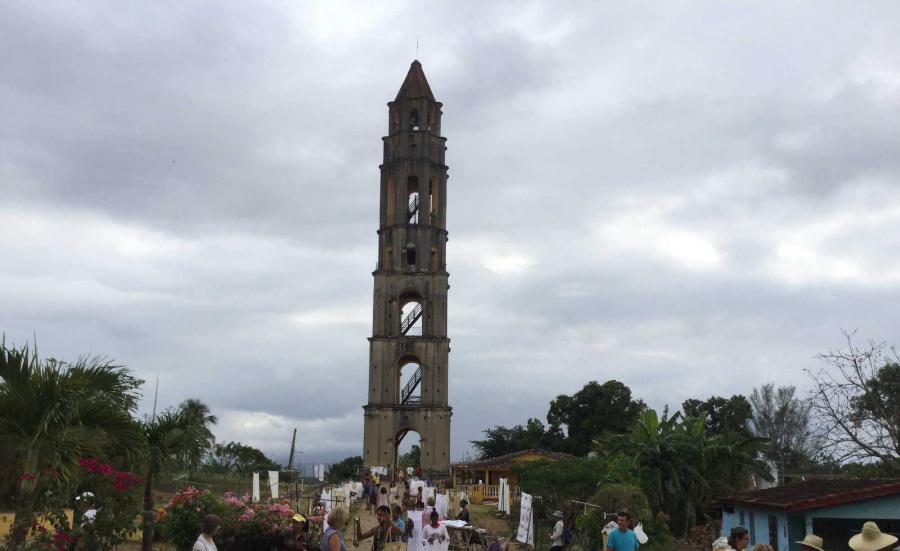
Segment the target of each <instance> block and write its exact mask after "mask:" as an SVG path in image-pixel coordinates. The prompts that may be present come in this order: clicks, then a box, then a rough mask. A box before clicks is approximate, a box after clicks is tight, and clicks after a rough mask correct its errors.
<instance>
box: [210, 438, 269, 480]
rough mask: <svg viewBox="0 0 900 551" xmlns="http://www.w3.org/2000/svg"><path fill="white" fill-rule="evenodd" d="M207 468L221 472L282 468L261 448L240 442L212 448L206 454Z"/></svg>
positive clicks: (247, 471) (249, 471) (250, 471)
mask: <svg viewBox="0 0 900 551" xmlns="http://www.w3.org/2000/svg"><path fill="white" fill-rule="evenodd" d="M206 468H207V469H208V470H210V471H212V472H215V473H219V474H224V473H230V472H234V473H252V472H257V471H277V470H280V469H281V465H279V464H278V463H276V462H274V461H272V460H271V459H269V457H268V456H266V454H265V453H263V452H262V450H260V449H257V448H254V447H253V446H248V445H246V444H241V443H240V442H228V443H227V444H216V445H214V446H213V447H212V448H210V450H209V453H208V454H207V456H206Z"/></svg>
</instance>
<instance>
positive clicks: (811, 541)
mask: <svg viewBox="0 0 900 551" xmlns="http://www.w3.org/2000/svg"><path fill="white" fill-rule="evenodd" d="M794 543H799V544H800V549H802V550H803V551H825V550H824V549H823V548H824V547H825V540H823V539H822V538H820V537H819V536H817V535H815V534H806V535H805V536H804V537H803V539H802V540H800V541H796V542H794ZM753 551H756V546H755V545H754V546H753Z"/></svg>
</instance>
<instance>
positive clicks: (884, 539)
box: [848, 520, 897, 551]
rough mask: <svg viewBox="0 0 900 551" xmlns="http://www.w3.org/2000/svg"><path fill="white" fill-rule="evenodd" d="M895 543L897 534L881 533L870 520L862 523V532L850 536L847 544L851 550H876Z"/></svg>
mask: <svg viewBox="0 0 900 551" xmlns="http://www.w3.org/2000/svg"><path fill="white" fill-rule="evenodd" d="M895 543H897V536H892V535H890V534H884V533H882V532H881V529H880V528H878V525H877V524H875V523H874V522H872V521H871V520H870V521H869V522H867V523H865V524H863V528H862V532H860V533H859V534H856V535H855V536H853V537H852V538H850V541H849V542H848V545H849V546H850V548H851V549H853V551H878V550H879V549H883V548H885V547H887V546H889V545H893V544H895Z"/></svg>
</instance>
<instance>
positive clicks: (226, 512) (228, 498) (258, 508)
mask: <svg viewBox="0 0 900 551" xmlns="http://www.w3.org/2000/svg"><path fill="white" fill-rule="evenodd" d="M208 514H215V515H219V517H221V518H222V525H221V527H220V529H219V532H218V534H217V535H216V538H215V539H216V544H217V546H218V547H219V549H226V548H227V549H229V550H234V551H269V550H270V549H272V546H273V545H274V543H275V540H276V538H277V536H278V534H279V533H280V532H281V531H282V530H283V529H284V528H286V527H287V526H288V525H290V521H291V517H292V516H294V511H293V510H292V509H291V508H290V506H289V505H288V504H287V502H277V501H265V502H260V503H253V502H252V501H251V500H250V496H246V495H245V496H242V497H237V496H235V495H234V494H231V493H226V494H225V495H224V496H222V497H221V498H220V497H217V496H214V495H212V494H211V493H210V492H208V491H207V490H199V489H197V488H193V487H189V488H185V489H183V490H181V491H180V492H178V493H176V494H175V495H173V496H172V498H171V499H170V500H169V503H167V504H166V506H165V513H164V514H162V515H160V517H161V518H160V521H159V522H160V533H161V534H162V536H163V538H164V539H166V540H168V541H169V542H171V543H173V544H174V545H175V548H176V549H178V550H179V551H181V550H190V548H191V546H192V545H193V543H194V541H196V539H197V536H198V535H199V532H200V526H201V524H202V523H203V517H205V516H206V515H208Z"/></svg>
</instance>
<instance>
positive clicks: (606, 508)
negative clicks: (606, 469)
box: [576, 483, 667, 549]
mask: <svg viewBox="0 0 900 551" xmlns="http://www.w3.org/2000/svg"><path fill="white" fill-rule="evenodd" d="M587 501H588V502H590V503H593V504H595V505H598V506H599V508H595V507H590V508H588V509H587V510H585V511H584V513H583V514H582V515H580V516H579V518H578V521H577V523H576V528H577V529H578V531H579V532H581V533H582V534H583V535H585V536H587V538H588V540H587V544H588V545H587V548H589V549H599V548H600V547H601V543H602V538H601V535H600V534H601V531H602V529H603V527H604V526H606V524H607V523H608V522H610V520H614V519H610V518H609V517H604V516H603V513H605V512H606V513H609V512H617V511H621V510H625V511H628V513H629V514H630V515H631V517H632V518H633V519H634V520H635V521H638V522H643V523H644V528H645V529H646V531H647V534H648V535H649V536H650V537H651V539H653V540H656V539H657V535H658V534H665V533H666V532H667V529H666V528H665V523H663V528H662V529H654V528H655V522H654V517H653V513H652V511H651V509H650V502H649V501H648V500H647V496H646V495H644V492H643V491H641V489H640V487H638V486H637V485H635V484H615V483H614V484H603V485H601V486H600V487H599V488H598V489H597V490H596V491H595V493H594V494H593V495H592V496H591V497H590V499H588V500H587Z"/></svg>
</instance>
